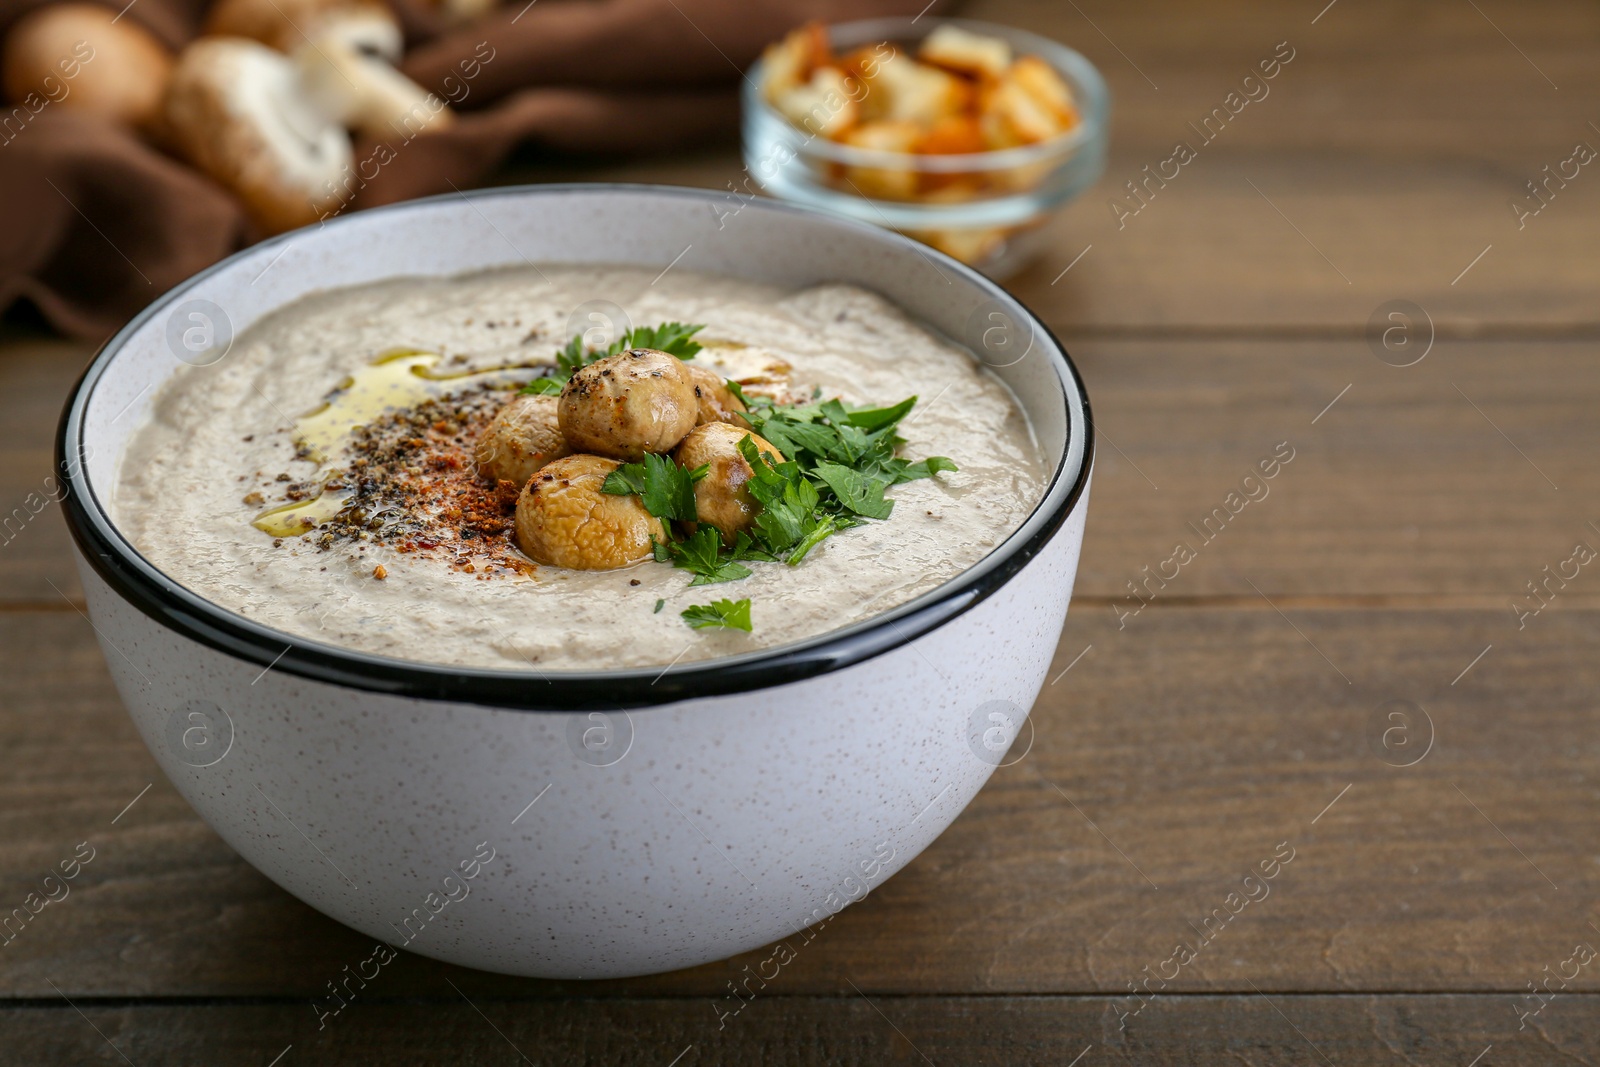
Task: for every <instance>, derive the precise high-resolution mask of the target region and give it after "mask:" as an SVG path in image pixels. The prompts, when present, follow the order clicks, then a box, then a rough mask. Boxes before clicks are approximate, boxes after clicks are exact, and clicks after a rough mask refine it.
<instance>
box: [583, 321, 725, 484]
mask: <svg viewBox="0 0 1600 1067" xmlns="http://www.w3.org/2000/svg"><path fill="white" fill-rule="evenodd" d="M556 413H557V417H558V419H559V421H560V424H561V433H562V435H563V436H564V437H565V438H566V439H567V444H568V445H570V446H571V447H572V448H573V449H574V450H576V451H579V452H593V453H597V454H599V455H602V456H611V457H613V458H615V459H624V460H639V459H642V458H643V457H644V454H645V453H646V452H670V451H671V450H672V448H673V446H675V445H676V444H677V443H678V442H679V441H681V440H683V439H684V437H685V436H686V435H687V434H688V433H689V431H690V430H692V429H694V427H695V424H696V423H697V422H698V421H699V419H700V401H699V398H698V397H697V396H695V390H694V379H693V378H691V377H690V375H689V371H688V370H687V369H686V368H685V366H684V364H683V362H682V361H681V360H680V359H678V357H676V356H672V355H668V354H667V353H665V352H658V351H656V350H655V349H653V348H632V349H629V350H627V351H626V352H619V353H618V354H617V355H614V356H607V357H606V358H605V359H601V360H597V361H596V362H594V363H590V364H589V365H588V366H585V367H580V368H578V369H577V370H576V371H574V372H573V374H572V377H571V378H570V379H569V380H568V381H567V384H566V386H565V387H564V388H563V389H562V390H561V399H560V402H559V404H558V405H557V408H556Z"/></svg>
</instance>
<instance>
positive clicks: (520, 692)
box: [56, 183, 1094, 712]
mask: <svg viewBox="0 0 1600 1067" xmlns="http://www.w3.org/2000/svg"><path fill="white" fill-rule="evenodd" d="M604 192H616V193H635V194H649V195H657V196H659V195H667V196H684V197H689V198H693V199H700V200H707V201H710V200H714V199H717V198H718V195H719V194H717V193H716V192H715V191H713V190H698V189H689V188H682V187H675V186H657V185H644V184H629V183H590V184H582V183H580V184H549V185H521V186H498V187H494V188H489V189H482V190H476V191H474V192H470V193H467V194H465V198H466V199H468V200H472V199H493V198H498V197H505V196H512V197H524V196H529V195H534V196H561V195H570V194H585V195H587V194H594V193H604ZM462 198H463V197H462V195H459V194H446V195H443V196H437V197H427V198H423V199H419V200H409V201H405V202H402V203H398V204H392V205H389V206H386V207H380V208H372V209H369V210H367V211H363V212H360V213H359V214H358V215H357V216H355V217H356V218H362V217H370V216H371V215H373V214H376V213H389V212H402V211H408V210H414V209H415V208H417V207H418V206H420V205H427V204H437V203H442V202H446V201H453V200H458V199H462ZM748 206H752V207H755V208H757V210H763V211H781V212H788V213H793V214H798V215H803V216H806V217H808V218H811V219H815V220H817V221H818V222H820V223H824V224H827V225H834V226H844V227H848V228H851V229H856V230H860V231H865V232H870V233H872V234H874V235H876V236H877V237H879V238H881V239H884V240H887V241H889V242H890V243H891V244H893V243H901V244H903V245H904V246H905V247H906V248H907V250H908V251H914V252H916V253H917V254H919V255H923V256H933V257H936V258H937V260H938V261H939V263H940V265H941V266H942V267H944V268H945V269H948V270H952V271H955V272H956V273H958V274H960V275H962V276H963V277H965V278H966V279H967V280H968V281H969V282H972V283H974V284H975V285H977V286H978V288H979V289H981V290H983V291H985V292H987V293H988V295H989V296H990V297H991V298H996V297H998V298H1004V299H1007V300H1010V301H1012V302H1013V303H1015V304H1016V305H1017V306H1018V307H1021V308H1022V309H1023V311H1024V313H1025V314H1027V315H1028V317H1029V319H1030V320H1031V323H1030V325H1031V327H1032V328H1033V329H1034V330H1035V331H1036V334H1037V335H1042V336H1043V337H1044V338H1046V339H1047V340H1048V341H1049V346H1048V348H1049V351H1048V353H1047V354H1048V355H1049V356H1050V358H1052V359H1053V360H1059V364H1060V365H1059V367H1058V368H1057V370H1058V377H1060V378H1061V380H1062V400H1063V403H1064V404H1065V406H1066V447H1065V448H1064V449H1063V453H1062V455H1061V456H1060V457H1059V458H1058V459H1057V466H1056V469H1055V471H1054V472H1053V473H1052V475H1051V477H1050V481H1049V484H1048V485H1047V486H1046V487H1045V490H1044V492H1043V494H1042V495H1041V497H1040V502H1039V504H1038V505H1037V507H1036V508H1035V510H1034V511H1033V512H1031V513H1030V514H1029V516H1028V518H1027V519H1025V520H1023V523H1022V524H1021V526H1022V527H1025V526H1027V525H1029V524H1030V523H1036V525H1035V526H1034V528H1033V529H1032V531H1031V532H1030V533H1029V534H1028V536H1026V537H1022V538H1020V539H1019V537H1018V532H1020V529H1021V527H1019V530H1018V531H1014V532H1013V533H1012V534H1011V535H1010V536H1009V537H1008V538H1007V540H1005V541H1004V542H1002V543H1001V544H1000V546H999V547H997V548H995V549H994V550H993V551H992V552H990V553H989V554H988V555H987V556H985V557H983V558H982V559H980V560H979V561H978V562H977V563H975V564H973V565H972V566H971V567H968V568H967V569H966V570H964V571H962V572H961V573H960V574H958V575H956V576H955V577H954V578H952V579H950V580H949V581H947V582H946V583H944V584H943V585H941V586H938V587H936V588H934V589H932V590H930V591H929V592H928V593H925V594H923V595H922V596H920V597H917V598H915V599H913V600H912V601H910V602H908V603H906V604H902V605H900V606H898V607H896V608H892V609H890V610H889V611H887V612H884V613H883V614H881V615H875V616H872V617H871V618H869V619H866V620H864V621H862V622H859V623H855V624H852V625H850V626H846V627H843V628H841V629H838V630H833V631H829V632H827V633H823V634H821V635H819V636H817V637H814V638H809V639H807V640H804V641H799V642H795V643H793V644H789V645H782V646H778V647H775V648H772V649H767V650H757V651H754V652H750V653H744V654H740V655H737V656H728V657H719V658H715V659H709V660H703V661H694V662H690V663H687V664H682V665H678V666H670V667H667V668H665V669H661V668H630V669H627V670H614V671H550V672H543V671H540V670H539V669H538V667H537V666H535V665H533V664H530V665H529V668H528V669H520V668H519V669H499V668H487V667H457V666H453V665H450V664H442V663H425V662H420V661H411V660H400V659H395V658H392V657H389V656H381V655H377V654H374V653H368V652H359V651H355V650H353V649H347V648H342V647H339V646H335V645H329V644H324V643H322V642H318V641H313V640H310V639H308V638H304V637H300V636H297V635H294V634H289V633H286V632H283V631H280V630H275V629H272V628H270V627H266V626H262V625H260V624H259V623H256V622H253V621H251V620H249V619H246V618H244V617H243V616H240V615H237V614H235V613H233V612H231V611H229V610H227V609H226V608H222V607H220V606H218V605H216V604H213V603H212V602H210V601H208V600H206V599H204V598H203V597H201V596H199V595H198V594H196V593H193V592H191V591H189V590H188V589H187V588H185V587H183V586H182V585H180V584H179V583H177V582H176V581H174V580H173V579H171V578H169V577H168V576H167V575H165V574H164V573H162V572H161V571H160V570H158V569H157V568H156V567H155V566H154V565H153V564H151V563H150V562H149V561H147V560H146V559H145V558H144V557H143V556H141V555H140V554H139V552H138V550H137V549H136V548H135V547H134V546H133V545H132V544H131V543H130V542H129V541H128V540H127V539H126V538H125V537H123V536H122V534H121V533H120V532H119V531H118V530H117V529H116V527H115V526H114V525H113V524H112V523H111V520H110V517H109V516H108V515H107V514H106V512H105V509H104V508H103V507H102V506H101V504H100V502H99V500H98V499H96V497H95V495H94V490H93V488H92V487H91V486H90V485H89V482H88V475H87V473H86V471H85V468H84V465H83V463H82V458H83V456H84V441H83V434H84V426H83V419H82V416H83V412H84V410H85V408H86V406H87V403H88V399H89V396H90V395H91V394H92V393H93V391H94V388H95V384H96V383H97V382H98V381H99V379H100V376H101V374H102V373H103V372H104V370H105V368H106V367H107V366H108V365H109V364H110V363H111V361H112V360H113V359H115V358H116V354H117V352H118V351H119V350H120V349H121V347H122V345H123V344H124V343H125V342H126V341H127V339H128V338H129V337H131V336H132V335H133V334H134V333H135V332H136V331H137V330H138V329H140V327H142V326H143V325H144V324H145V323H146V322H147V321H148V320H150V319H151V318H152V317H154V316H155V315H156V314H157V313H158V312H159V311H160V310H161V309H163V308H165V307H167V306H168V305H170V304H171V303H172V302H173V301H174V300H177V299H179V298H180V297H181V296H182V294H184V293H185V292H187V291H188V290H189V289H191V288H192V287H193V286H194V285H195V283H197V282H200V281H202V280H204V279H205V278H207V277H210V276H211V275H212V274H215V273H217V272H219V271H222V270H224V269H226V268H228V267H229V266H231V265H232V264H233V263H234V262H235V260H237V259H239V258H241V257H243V256H247V255H254V254H259V253H261V252H262V251H263V250H264V249H268V248H271V247H273V246H275V245H278V244H282V243H284V242H286V241H288V240H291V239H293V238H294V237H295V236H296V234H297V233H298V232H299V231H291V232H290V233H287V234H281V235H279V236H277V237H273V238H270V239H268V240H266V241H262V242H260V243H258V244H255V245H252V246H250V247H249V248H246V249H244V250H242V251H240V252H237V253H235V254H234V255H232V256H229V257H228V258H227V259H224V260H222V261H221V262H219V263H216V264H213V265H212V266H210V267H208V268H207V269H205V270H203V271H201V272H200V273H198V274H196V275H194V276H193V277H190V278H188V279H186V280H184V281H183V282H180V283H179V284H178V285H176V286H174V287H173V288H172V289H171V290H169V291H168V292H167V293H165V294H163V295H162V296H161V297H160V298H158V299H157V300H155V301H154V302H153V303H151V304H150V306H149V307H147V308H145V309H144V310H143V311H141V312H140V313H139V314H138V315H136V316H135V317H134V318H133V319H132V320H131V321H130V322H129V323H128V324H127V325H126V326H124V327H123V328H122V329H121V330H119V331H118V332H117V334H116V335H115V336H114V337H112V338H111V340H109V341H108V342H106V344H105V345H103V346H102V347H101V349H100V351H99V352H98V353H96V355H95V357H94V358H93V359H92V360H90V362H89V365H88V367H87V368H85V370H84V372H83V375H82V376H81V377H80V378H79V380H78V383H77V385H76V386H74V388H73V390H72V394H71V396H70V397H69V398H68V400H67V405H66V408H65V409H64V410H63V412H62V416H61V423H60V426H59V429H58V431H57V435H56V461H57V469H58V470H59V471H61V472H62V486H63V491H64V493H63V504H64V508H65V513H66V517H67V526H68V528H69V529H70V530H71V532H72V537H73V540H74V541H76V542H77V545H78V548H79V551H80V552H82V554H83V556H84V558H85V559H86V560H87V561H88V563H89V565H90V566H91V567H93V568H94V570H95V572H96V574H98V575H99V577H100V578H101V579H102V580H103V581H105V583H106V584H107V585H108V586H110V587H111V589H112V590H113V591H114V592H116V594H117V595H118V596H120V597H121V598H122V599H123V600H125V601H127V602H128V603H129V604H131V605H132V606H133V607H134V608H136V609H137V610H139V611H140V612H142V613H144V614H145V615H147V616H149V617H150V618H152V619H154V620H156V621H157V622H160V623H161V624H163V625H164V626H166V627H167V628H169V629H171V630H174V631H176V632H177V633H178V634H181V635H182V636H184V637H187V638H189V639H190V640H193V641H196V642H198V643H200V644H202V645H205V646H207V647H209V648H212V649H214V650H216V651H219V652H222V653H225V654H227V655H229V656H232V657H235V658H237V659H241V660H243V661H245V662H247V663H251V664H255V665H258V666H260V667H262V668H268V667H270V668H271V669H272V670H274V671H282V672H284V673H286V674H291V675H296V676H299V677H302V678H308V679H311V680H314V681H318V682H324V683H328V684H332V685H337V686H343V687H347V688H353V689H359V690H364V691H368V692H373V693H381V694H385V695H389V696H397V697H406V698H412V699H420V700H430V701H444V702H451V703H462V704H475V705H483V706H489V707H497V708H504V709H512V710H522V711H550V712H571V711H597V710H628V709H635V708H648V707H655V706H658V705H665V704H673V703H678V702H681V701H684V700H689V699H693V698H696V697H709V696H725V695H730V694H736V693H745V692H754V691H757V690H761V689H767V688H771V687H774V686H780V685H785V684H789V683H792V682H798V681H802V680H804V679H807V678H811V677H814V676H817V675H821V674H826V673H828V672H831V671H836V670H839V669H841V668H844V667H849V666H852V665H854V664H857V663H861V662H863V661H864V660H868V659H871V658H873V657H875V656H878V655H881V654H882V653H885V652H888V651H891V650H893V649H895V648H898V647H900V646H901V645H904V644H907V643H909V642H910V641H912V640H914V639H916V638H918V637H920V636H922V635H924V634H926V633H929V632H930V631H932V630H934V629H937V628H938V627H939V626H942V625H943V624H944V623H946V622H948V621H950V620H951V619H953V618H955V617H956V616H958V615H960V614H962V613H964V612H966V611H968V610H970V609H971V608H972V607H974V606H975V605H977V604H979V603H981V602H982V601H983V600H985V599H987V598H988V597H989V596H990V595H991V594H993V593H994V592H995V591H996V590H997V589H999V588H1000V587H1001V586H1002V585H1004V584H1005V583H1006V582H1007V581H1009V580H1010V579H1011V577H1012V576H1014V575H1015V574H1016V573H1017V572H1018V571H1020V570H1021V569H1022V567H1023V566H1024V565H1025V564H1026V563H1027V562H1028V561H1029V560H1031V559H1032V558H1033V557H1034V556H1035V555H1037V554H1038V553H1039V551H1040V550H1041V549H1042V548H1043V547H1044V546H1045V545H1046V544H1047V543H1049V541H1050V540H1051V538H1052V537H1054V535H1055V533H1056V531H1057V530H1058V529H1060V527H1061V525H1062V524H1063V523H1064V522H1065V521H1066V519H1067V516H1068V515H1070V514H1071V513H1072V511H1073V509H1074V508H1076V507H1077V505H1078V501H1079V499H1080V498H1081V497H1082V495H1083V491H1084V488H1085V487H1086V486H1087V484H1088V480H1089V472H1090V470H1091V468H1092V467H1093V458H1094V422H1093V418H1092V415H1091V414H1090V410H1089V397H1088V393H1087V392H1086V390H1085V389H1084V386H1083V379H1082V377H1081V376H1080V375H1079V374H1078V369H1077V367H1076V366H1074V365H1073V362H1072V359H1071V357H1070V356H1068V355H1067V351H1066V349H1065V348H1064V347H1063V346H1062V344H1061V342H1060V341H1059V340H1058V339H1057V338H1056V336H1055V335H1054V334H1053V333H1052V332H1051V331H1050V330H1049V328H1048V327H1047V326H1045V325H1044V323H1043V322H1042V321H1040V319H1039V317H1038V316H1037V315H1034V314H1033V312H1032V311H1031V310H1030V309H1028V308H1027V307H1025V306H1024V305H1023V304H1022V303H1021V301H1019V300H1017V299H1016V297H1014V296H1012V295H1011V294H1010V293H1008V292H1007V291H1006V290H1005V289H1003V288H1002V287H1000V286H999V285H998V284H996V283H995V282H993V281H991V280H989V279H988V278H986V277H984V276H983V275H981V274H979V273H978V272H977V271H975V270H973V269H972V268H970V267H968V266H966V265H965V264H963V263H960V262H958V261H957V260H955V259H952V258H950V257H949V256H946V255H944V254H943V253H940V252H938V251H936V250H934V249H930V248H925V247H924V246H922V245H920V244H917V243H916V242H914V241H912V240H911V239H910V238H907V237H903V236H900V235H899V234H895V233H892V232H890V231H887V230H882V229H880V228H878V227H875V226H871V225H869V224H866V223H860V222H855V221H852V220H849V219H842V218H840V217H839V216H836V215H830V214H827V213H825V212H821V211H818V210H816V209H813V208H808V207H804V206H800V205H795V204H789V203H785V202H783V201H777V200H761V201H758V202H756V203H754V204H751V205H748ZM347 219H348V217H342V218H337V219H334V220H332V221H331V222H329V223H328V224H327V225H328V226H329V227H336V226H339V225H341V224H343V223H344V222H346V221H347ZM1063 371H1064V372H1065V373H1064V374H1063V373H1060V372H1063ZM1069 387H1070V388H1072V389H1075V390H1076V392H1077V396H1078V399H1079V402H1080V403H1081V405H1082V408H1083V424H1082V425H1081V426H1077V425H1075V421H1076V420H1075V419H1074V417H1073V412H1072V405H1071V403H1070V402H1069V401H1070V398H1069V395H1068V393H1067V389H1068V388H1069ZM1075 433H1077V434H1081V435H1082V439H1083V456H1082V460H1081V462H1080V464H1079V466H1078V469H1077V470H1076V471H1067V470H1066V469H1065V467H1066V460H1067V457H1068V456H1069V455H1070V453H1071V445H1072V441H1073V436H1074V434H1075ZM69 456H71V457H72V459H71V460H70V461H69V460H68V457H69ZM1066 477H1071V478H1072V479H1073V481H1072V484H1071V486H1070V488H1069V489H1068V490H1067V491H1066V492H1065V493H1064V494H1060V495H1057V494H1058V493H1059V487H1060V485H1061V482H1062V480H1063V479H1064V478H1066ZM1053 496H1054V497H1055V499H1054V500H1052V497H1053ZM1047 506H1048V507H1049V508H1050V510H1049V512H1048V513H1045V514H1042V515H1041V513H1042V512H1043V511H1044V509H1045V508H1046V507H1047Z"/></svg>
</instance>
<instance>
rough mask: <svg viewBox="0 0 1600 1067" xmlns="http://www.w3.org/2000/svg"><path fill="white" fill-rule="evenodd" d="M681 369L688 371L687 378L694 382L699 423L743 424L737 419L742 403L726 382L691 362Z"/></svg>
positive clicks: (741, 409)
mask: <svg viewBox="0 0 1600 1067" xmlns="http://www.w3.org/2000/svg"><path fill="white" fill-rule="evenodd" d="M683 369H684V370H686V371H688V372H689V380H690V381H692V382H693V383H694V395H695V400H696V401H697V403H698V407H699V411H700V425H702V426H704V425H705V424H706V423H708V422H731V423H733V424H734V425H735V426H742V425H744V423H743V422H741V421H740V419H739V412H741V411H743V410H744V404H743V403H741V402H740V400H739V398H738V397H736V396H734V395H733V393H732V392H731V391H729V389H728V383H727V382H725V381H723V380H722V379H721V378H720V377H718V376H717V375H716V374H713V373H712V372H711V371H708V370H706V369H705V368H704V367H697V366H695V365H694V364H693V363H685V364H684V365H683Z"/></svg>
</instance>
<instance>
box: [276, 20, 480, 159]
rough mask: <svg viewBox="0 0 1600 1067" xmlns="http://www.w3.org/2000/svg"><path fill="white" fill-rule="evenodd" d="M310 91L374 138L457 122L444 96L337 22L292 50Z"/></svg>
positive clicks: (326, 110)
mask: <svg viewBox="0 0 1600 1067" xmlns="http://www.w3.org/2000/svg"><path fill="white" fill-rule="evenodd" d="M294 59H295V63H296V65H297V66H298V67H299V68H300V77H301V84H302V86H303V88H304V90H305V92H306V94H307V95H308V96H309V97H310V98H311V99H312V101H313V102H314V103H315V104H316V105H317V106H318V107H319V108H321V110H322V111H323V113H324V114H327V115H330V116H332V117H333V118H334V119H335V120H337V121H338V122H340V123H342V124H343V125H345V126H348V127H349V128H351V129H353V130H355V131H357V132H358V133H361V134H363V135H364V136H367V137H371V138H373V139H383V138H393V137H398V138H400V139H402V140H407V141H409V140H410V139H411V138H413V137H415V136H416V135H417V134H419V133H423V132H425V131H428V130H438V129H443V128H445V127H446V126H449V125H450V124H451V123H453V122H454V121H455V112H454V111H452V110H451V109H450V106H449V105H448V104H446V103H445V102H444V101H443V100H442V99H440V98H439V97H438V96H436V95H434V94H433V93H430V92H428V90H426V89H424V88H423V87H422V86H420V85H418V84H417V83H416V82H414V81H412V80H411V79H410V78H408V77H406V76H405V75H404V74H401V73H400V72H399V71H398V70H396V69H395V68H394V67H393V66H392V65H391V64H390V62H389V60H388V59H387V58H385V57H384V56H383V55H382V54H379V53H375V52H373V51H371V50H370V49H365V48H362V47H360V45H359V44H358V43H356V42H353V41H352V40H350V39H348V37H347V36H346V35H345V34H343V33H342V32H341V31H340V29H339V28H338V27H332V28H329V29H326V30H324V31H323V32H322V33H320V34H318V35H317V36H314V37H310V38H308V39H307V40H306V42H305V43H304V44H303V45H301V46H300V47H299V48H297V49H295V51H294Z"/></svg>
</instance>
